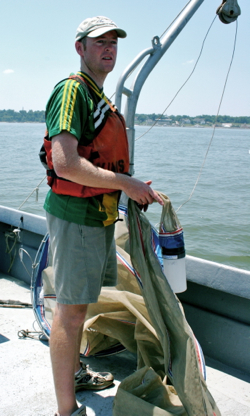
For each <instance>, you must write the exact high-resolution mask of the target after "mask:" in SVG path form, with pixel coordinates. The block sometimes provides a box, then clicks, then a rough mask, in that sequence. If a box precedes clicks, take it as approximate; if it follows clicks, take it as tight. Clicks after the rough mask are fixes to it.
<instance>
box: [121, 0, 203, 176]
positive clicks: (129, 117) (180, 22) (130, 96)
mask: <svg viewBox="0 0 250 416" xmlns="http://www.w3.org/2000/svg"><path fill="white" fill-rule="evenodd" d="M203 1H204V0H191V1H190V2H189V3H188V4H187V5H186V6H185V8H184V9H183V11H182V12H181V13H180V15H179V16H178V17H177V18H176V20H175V21H174V22H173V24H172V25H171V26H170V28H169V29H168V30H167V32H166V34H165V35H164V36H163V38H162V40H160V38H159V37H158V36H155V37H154V38H153V40H152V47H151V48H149V49H145V50H144V51H142V52H141V53H140V54H139V55H138V56H137V57H136V58H135V59H134V60H133V61H132V62H131V63H130V65H129V66H128V67H127V68H126V69H125V71H124V72H123V74H122V75H121V77H120V79H119V81H118V83H117V87H116V95H115V105H116V107H117V108H118V110H121V102H122V94H124V95H126V97H127V101H126V106H125V111H124V117H125V120H126V126H127V135H128V141H129V155H130V174H131V175H133V174H134V141H135V128H134V121H135V111H136V106H137V101H138V98H139V95H140V92H141V89H142V87H143V84H144V82H145V81H146V79H147V77H148V75H149V74H150V72H151V71H152V70H153V69H154V67H155V65H156V64H157V63H158V61H159V60H160V59H161V57H162V56H163V55H164V53H165V52H166V51H167V49H168V48H169V47H170V45H171V44H172V43H173V41H174V40H175V39H176V37H177V36H178V35H179V33H180V32H181V31H182V29H183V28H184V27H185V26H186V24H187V23H188V21H189V20H190V19H191V17H192V16H193V15H194V13H195V12H196V11H197V9H198V8H199V7H200V6H201V4H202V3H203ZM147 55H149V57H148V59H147V60H146V62H145V64H144V65H143V66H142V68H141V69H140V71H139V72H138V73H137V75H136V77H135V79H134V82H133V83H132V86H131V87H130V88H126V87H125V86H124V84H125V82H126V80H127V78H128V77H129V75H130V74H131V72H132V71H133V70H134V69H135V68H136V67H137V66H138V65H139V64H140V63H141V61H142V60H143V59H144V58H145V57H146V56H147Z"/></svg>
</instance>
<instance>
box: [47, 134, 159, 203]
mask: <svg viewBox="0 0 250 416" xmlns="http://www.w3.org/2000/svg"><path fill="white" fill-rule="evenodd" d="M77 146H78V141H77V139H76V137H75V136H73V135H72V134H71V133H68V132H67V131H63V132H62V133H60V134H59V135H57V136H54V137H53V139H52V159H53V165H54V169H55V172H56V174H57V175H58V176H59V177H62V178H65V179H68V180H70V181H72V182H76V183H79V184H81V185H85V186H92V187H96V188H109V189H119V190H121V191H124V192H125V193H126V194H127V196H128V197H129V198H131V199H133V200H134V201H136V202H137V203H138V204H141V205H142V204H152V202H154V201H156V202H158V203H159V204H161V205H163V201H162V199H161V198H160V196H159V195H158V194H157V193H156V192H155V191H154V190H153V189H152V188H151V187H150V186H149V185H150V184H151V183H152V182H151V181H148V182H142V181H140V180H138V179H135V178H133V177H129V176H127V175H123V174H121V173H115V172H112V171H109V170H106V169H102V168H100V167H97V166H94V165H93V164H92V163H91V162H89V161H88V160H87V159H85V158H84V157H81V156H79V154H78V152H77Z"/></svg>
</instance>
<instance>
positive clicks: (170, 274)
mask: <svg viewBox="0 0 250 416" xmlns="http://www.w3.org/2000/svg"><path fill="white" fill-rule="evenodd" d="M173 257H175V258H173ZM163 269H164V274H165V276H166V278H167V280H168V282H169V284H170V286H171V288H172V290H173V292H174V293H181V292H185V290H187V278H186V263H185V257H183V258H181V259H179V258H177V256H166V255H165V256H164V255H163Z"/></svg>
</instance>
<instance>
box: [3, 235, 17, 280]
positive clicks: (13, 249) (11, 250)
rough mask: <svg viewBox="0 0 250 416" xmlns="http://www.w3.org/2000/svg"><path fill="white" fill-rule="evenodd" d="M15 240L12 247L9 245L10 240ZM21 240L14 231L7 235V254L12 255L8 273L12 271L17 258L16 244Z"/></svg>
mask: <svg viewBox="0 0 250 416" xmlns="http://www.w3.org/2000/svg"><path fill="white" fill-rule="evenodd" d="M10 239H11V240H13V243H12V246H10V244H9V240H10ZM18 240H19V234H18V233H17V232H14V231H8V232H6V233H5V242H6V251H5V252H6V253H7V254H9V255H10V266H9V269H8V273H9V272H10V271H11V269H12V266H13V264H14V261H15V258H16V243H17V241H18Z"/></svg>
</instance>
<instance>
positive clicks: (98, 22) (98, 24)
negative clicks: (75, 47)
mask: <svg viewBox="0 0 250 416" xmlns="http://www.w3.org/2000/svg"><path fill="white" fill-rule="evenodd" d="M111 30H115V31H116V33H117V36H118V38H125V37H126V36H127V33H126V32H125V31H124V30H122V29H120V28H119V27H118V26H117V25H116V24H115V23H114V22H113V21H112V20H110V19H109V18H108V17H104V16H96V17H89V18H88V19H85V20H84V21H83V22H82V23H81V24H80V25H79V27H78V28H77V31H76V41H77V40H80V39H82V38H85V36H88V37H89V38H97V37H98V36H101V35H103V34H104V33H106V32H110V31H111Z"/></svg>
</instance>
